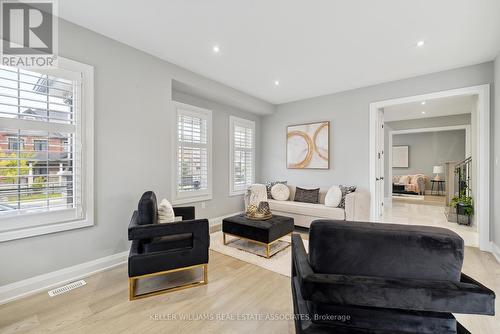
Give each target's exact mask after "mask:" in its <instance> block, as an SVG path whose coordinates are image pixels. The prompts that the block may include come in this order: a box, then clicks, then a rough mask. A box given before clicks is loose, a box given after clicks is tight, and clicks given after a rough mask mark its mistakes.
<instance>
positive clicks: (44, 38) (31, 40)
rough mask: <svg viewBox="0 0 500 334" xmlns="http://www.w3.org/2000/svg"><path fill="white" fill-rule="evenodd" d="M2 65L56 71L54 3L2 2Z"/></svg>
mask: <svg viewBox="0 0 500 334" xmlns="http://www.w3.org/2000/svg"><path fill="white" fill-rule="evenodd" d="M0 4H1V6H0V7H1V20H2V22H1V33H2V65H7V66H17V67H33V66H36V67H53V66H54V61H55V60H56V47H57V13H56V10H57V3H56V2H55V1H54V0H38V1H31V0H25V1H14V0H0Z"/></svg>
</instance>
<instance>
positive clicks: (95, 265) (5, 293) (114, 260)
mask: <svg viewBox="0 0 500 334" xmlns="http://www.w3.org/2000/svg"><path fill="white" fill-rule="evenodd" d="M240 213H241V211H240V212H235V213H230V214H227V215H224V216H220V217H215V218H210V219H209V220H208V221H209V225H210V227H213V226H218V225H221V224H222V220H223V219H224V218H226V217H230V216H234V215H237V214H240ZM128 253H129V252H128V251H125V252H122V253H118V254H113V255H110V256H106V257H103V258H100V259H96V260H92V261H89V262H85V263H81V264H78V265H75V266H71V267H68V268H64V269H60V270H56V271H53V272H51V273H47V274H42V275H39V276H35V277H30V278H27V279H24V280H22V281H18V282H14V283H11V284H7V285H3V286H0V305H1V304H5V303H8V302H11V301H13V300H16V299H20V298H23V297H27V296H30V295H33V294H35V293H38V292H41V291H45V290H50V289H52V288H55V287H57V286H60V285H64V284H67V283H69V282H72V281H76V280H79V279H82V278H84V277H88V276H91V275H93V274H96V273H98V272H100V271H103V270H106V269H110V268H113V267H115V266H118V265H120V264H122V263H126V262H127V258H128Z"/></svg>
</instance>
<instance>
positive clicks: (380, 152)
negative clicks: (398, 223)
mask: <svg viewBox="0 0 500 334" xmlns="http://www.w3.org/2000/svg"><path fill="white" fill-rule="evenodd" d="M384 132H385V130H384V111H383V110H380V109H379V110H378V111H377V147H376V149H377V161H376V171H375V180H376V194H375V196H376V202H375V203H376V205H377V207H376V211H375V212H376V217H377V218H379V217H381V216H383V214H384V182H385V181H384V178H385V177H384V173H385V170H384V154H385V152H384Z"/></svg>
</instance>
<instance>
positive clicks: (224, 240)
mask: <svg viewBox="0 0 500 334" xmlns="http://www.w3.org/2000/svg"><path fill="white" fill-rule="evenodd" d="M222 243H223V244H224V245H227V243H226V233H222Z"/></svg>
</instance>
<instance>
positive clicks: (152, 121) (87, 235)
mask: <svg viewBox="0 0 500 334" xmlns="http://www.w3.org/2000/svg"><path fill="white" fill-rule="evenodd" d="M59 29H60V31H59V38H60V43H59V49H60V55H61V56H62V57H66V58H70V59H74V60H76V61H80V62H83V63H86V64H90V65H93V66H94V69H95V211H96V212H95V224H96V225H95V226H93V227H89V228H84V229H79V230H72V231H67V232H61V233H55V234H50V235H44V236H39V237H33V238H28V239H21V240H13V241H9V242H3V243H0V254H2V256H0V268H2V269H1V274H0V285H4V284H8V283H11V282H15V281H19V280H22V279H26V278H29V277H32V276H36V275H40V274H44V273H48V272H52V271H55V270H58V269H62V268H66V267H69V266H73V265H77V264H80V263H83V262H86V261H91V260H94V259H97V258H101V257H105V256H108V255H111V254H116V253H119V252H123V251H126V250H127V249H128V248H129V242H128V240H127V226H128V223H129V220H130V217H131V214H132V211H133V210H134V209H135V208H136V206H137V202H138V200H139V198H140V196H141V194H142V193H143V192H144V191H146V190H154V191H155V192H156V193H157V195H158V197H160V198H164V197H167V198H168V197H169V196H170V194H171V192H170V186H171V184H170V174H171V160H172V157H173V155H172V152H171V145H170V140H171V136H170V133H171V132H170V129H171V126H172V124H170V123H169V122H170V119H171V118H170V115H169V113H171V112H173V110H174V109H173V104H172V102H171V82H172V80H173V79H175V80H179V81H181V82H183V83H186V84H188V85H190V86H192V87H203V88H207V89H204V90H205V91H208V92H209V93H211V94H213V95H216V96H217V99H218V100H227V101H229V103H232V104H238V101H239V102H240V103H239V105H241V106H243V107H241V108H245V109H246V110H252V111H257V110H260V111H261V112H263V113H266V112H272V111H273V110H274V106H273V105H270V104H268V103H266V102H264V101H262V100H258V99H256V98H253V97H251V96H248V95H246V94H243V93H241V92H238V91H236V90H234V89H232V88H229V87H227V86H224V85H222V84H219V83H217V82H214V81H212V80H209V79H206V78H204V77H201V76H199V75H196V74H194V73H192V72H189V71H187V70H184V69H182V68H180V67H178V66H175V65H173V64H170V63H168V62H165V61H163V60H160V59H158V58H156V57H153V56H151V55H148V54H146V53H144V52H141V51H138V50H136V49H133V48H131V47H128V46H126V45H124V44H121V43H118V42H116V41H114V40H111V39H109V38H106V37H104V36H102V35H98V34H96V33H94V32H91V31H89V30H86V29H84V28H81V27H78V26H76V25H74V24H70V23H68V22H66V21H62V20H61V21H60V23H59ZM212 106H213V107H214V120H215V122H214V125H215V129H214V133H215V134H216V136H215V138H214V139H215V144H217V145H219V148H218V149H217V150H216V157H217V158H220V160H218V159H214V167H215V170H216V173H215V179H216V180H220V181H221V182H227V181H225V179H224V177H221V176H220V175H222V174H223V173H225V172H226V171H227V168H228V167H227V157H226V155H228V154H229V151H228V150H229V148H228V146H227V140H225V139H226V138H225V137H224V136H225V134H226V133H227V131H228V128H227V122H228V121H226V120H225V119H226V118H228V115H229V114H231V113H233V111H234V113H235V114H236V115H239V116H247V117H248V118H252V119H254V120H256V121H257V122H259V117H256V116H254V115H252V114H250V113H246V112H244V111H242V110H236V109H234V108H233V109H232V108H229V107H224V106H222V105H220V104H218V105H212ZM219 170H220V174H219V172H218V171H219ZM225 185H226V183H223V185H222V187H224V186H225ZM221 189H222V188H219V187H218V186H216V187H215V193H214V200H213V201H209V202H207V208H206V209H204V210H202V209H201V208H199V207H198V211H197V216H198V217H207V218H210V217H214V216H220V215H223V214H226V213H232V212H235V211H239V210H240V209H241V208H242V204H241V203H242V199H241V196H239V198H236V197H235V198H231V199H230V200H228V198H227V192H228V191H229V189H227V190H226V191H222V190H221ZM221 197H222V198H221ZM212 202H213V203H219V204H218V205H217V206H215V205H212V204H213V203H212ZM221 203H223V204H221ZM7 254H8V255H7Z"/></svg>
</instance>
